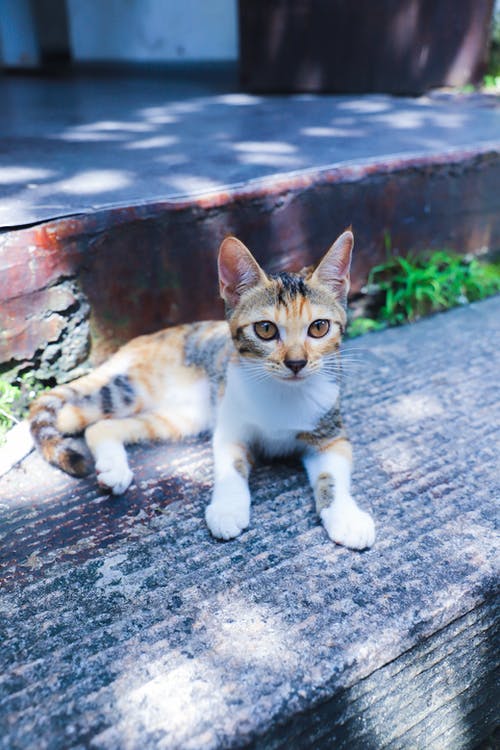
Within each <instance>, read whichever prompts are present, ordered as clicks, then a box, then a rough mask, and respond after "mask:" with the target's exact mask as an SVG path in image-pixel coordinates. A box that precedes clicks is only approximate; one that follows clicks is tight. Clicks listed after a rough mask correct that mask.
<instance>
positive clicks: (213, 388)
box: [30, 231, 375, 549]
mask: <svg viewBox="0 0 500 750" xmlns="http://www.w3.org/2000/svg"><path fill="white" fill-rule="evenodd" d="M353 243H354V238H353V235H352V233H351V232H350V231H346V232H344V233H343V234H342V235H340V237H339V238H338V239H337V240H336V242H335V243H334V244H333V245H332V247H331V248H330V250H329V251H328V252H327V253H326V255H325V256H324V258H323V259H322V260H321V261H320V263H319V264H318V265H317V266H316V268H315V269H312V268H309V269H304V270H303V271H301V272H300V273H278V274H267V273H265V272H264V271H263V270H262V269H261V268H260V266H259V265H258V263H257V261H256V260H255V259H254V257H253V256H252V254H251V253H250V251H249V250H248V249H247V248H246V247H245V245H243V243H242V242H240V241H239V240H238V239H236V238H235V237H227V238H226V239H225V240H224V241H223V242H222V245H221V247H220V251H219V258H218V267H219V284H220V293H221V296H222V298H223V300H224V302H225V305H226V318H227V321H220V322H219V321H218V322H212V321H210V322H202V323H192V324H187V325H180V326H176V327H173V328H168V329H165V330H162V331H160V332H158V333H155V334H152V335H147V336H140V337H139V338H136V339H133V340H132V341H130V342H129V343H128V344H126V345H125V346H124V347H122V348H121V349H120V350H119V351H118V352H117V353H116V354H115V355H113V356H112V357H111V359H109V360H108V361H107V362H106V363H104V364H103V365H101V366H100V367H98V368H97V369H96V370H95V371H93V372H92V373H91V374H89V375H86V376H84V377H82V378H79V379H78V380H75V381H74V382H72V383H71V384H69V385H62V386H58V387H56V388H54V389H53V390H52V391H50V392H48V393H44V394H42V395H41V396H40V397H39V398H38V399H37V400H36V401H35V402H34V404H33V405H32V408H31V413H30V421H31V433H32V436H33V439H34V442H35V444H36V445H37V447H38V448H39V450H40V451H41V453H42V454H43V456H44V457H45V458H46V459H47V460H48V461H49V462H50V463H52V464H55V465H56V466H59V467H60V468H61V469H63V470H64V471H66V472H68V473H69V474H72V475H74V476H83V475H85V474H87V473H89V472H90V471H91V470H92V459H93V461H94V462H95V470H96V472H97V479H98V482H99V484H100V485H102V486H103V487H105V488H107V489H108V490H110V491H111V492H112V493H114V494H120V493H123V492H125V490H126V489H127V487H128V486H129V485H130V483H131V482H132V478H133V477H132V472H131V470H130V468H129V465H128V461H127V456H126V453H125V448H124V445H125V444H127V443H135V442H139V441H147V440H155V439H161V440H163V439H170V440H179V439H181V438H183V437H185V436H188V435H196V434H198V433H201V432H203V431H205V430H207V429H210V430H212V431H213V456H214V475H215V481H214V488H213V495H212V500H211V502H210V504H209V505H208V507H207V509H206V514H205V517H206V522H207V524H208V528H209V529H210V531H211V532H212V534H213V536H215V537H217V538H220V539H232V538H233V537H236V536H238V534H240V533H241V532H242V531H243V529H245V528H246V527H247V526H248V525H249V522H250V492H249V489H248V475H249V472H250V470H251V467H252V462H253V458H254V456H255V455H257V454H260V455H264V456H267V457H272V456H283V455H287V454H291V453H296V454H299V455H300V456H301V458H302V461H303V464H304V467H305V470H306V472H307V476H308V478H309V481H310V483H311V485H312V487H313V490H314V496H315V502H316V508H317V511H318V513H319V515H320V517H321V520H322V522H323V525H324V527H325V529H326V531H327V533H328V535H329V537H330V538H331V539H332V540H333V541H335V542H337V543H338V544H343V545H345V546H347V547H350V548H353V549H363V548H365V547H370V546H371V545H372V544H373V542H374V539H375V529H374V523H373V520H372V518H371V516H370V515H369V514H368V513H366V512H365V511H363V510H361V509H360V508H359V507H358V505H357V504H356V502H355V501H354V499H353V498H352V496H351V491H350V476H351V445H350V443H349V440H348V439H347V436H346V433H345V430H344V427H343V425H342V420H341V417H340V412H339V383H338V373H339V346H340V342H341V337H342V334H343V332H344V327H345V324H346V311H345V306H346V301H347V292H348V288H349V267H350V261H351V253H352V247H353ZM82 433H83V434H84V437H85V440H82V439H80V440H79V441H78V439H76V438H74V437H72V436H75V435H78V434H82ZM87 446H88V447H87ZM88 449H90V453H89V450H88Z"/></svg>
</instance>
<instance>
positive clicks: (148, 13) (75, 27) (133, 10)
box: [67, 0, 238, 62]
mask: <svg viewBox="0 0 500 750" xmlns="http://www.w3.org/2000/svg"><path fill="white" fill-rule="evenodd" d="M236 6H237V0H67V9H68V23H69V31H70V38H71V48H72V52H73V57H74V59H75V60H80V61H96V60H110V61H112V60H116V61H131V62H132V61H134V62H139V61H140V62H148V61H150V62H171V61H178V62H180V61H183V60H185V61H190V60H193V61H194V60H206V61H208V60H212V61H222V60H236V59H237V56H238V33H237V7H236Z"/></svg>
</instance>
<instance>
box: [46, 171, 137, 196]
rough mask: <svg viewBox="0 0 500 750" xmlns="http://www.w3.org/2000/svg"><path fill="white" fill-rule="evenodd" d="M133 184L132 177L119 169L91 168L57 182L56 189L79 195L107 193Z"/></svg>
mask: <svg viewBox="0 0 500 750" xmlns="http://www.w3.org/2000/svg"><path fill="white" fill-rule="evenodd" d="M130 184H131V179H130V177H129V175H128V174H127V173H126V172H121V171H119V170H117V169H89V170H88V171H86V172H80V174H76V175H75V176H74V177H70V178H69V179H67V180H63V181H62V182H59V183H56V184H55V185H54V186H53V187H54V191H60V192H62V193H70V194H72V195H78V194H79V193H83V194H84V195H89V194H92V193H107V192H109V191H110V190H118V189H120V188H124V187H127V185H130Z"/></svg>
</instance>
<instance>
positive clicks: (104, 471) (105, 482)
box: [95, 458, 134, 495]
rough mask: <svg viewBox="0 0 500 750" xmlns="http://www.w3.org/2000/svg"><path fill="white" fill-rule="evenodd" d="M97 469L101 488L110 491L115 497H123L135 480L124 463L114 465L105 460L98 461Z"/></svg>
mask: <svg viewBox="0 0 500 750" xmlns="http://www.w3.org/2000/svg"><path fill="white" fill-rule="evenodd" d="M95 468H96V473H97V482H98V484H99V486H100V487H102V488H103V489H105V490H109V491H110V492H112V493H113V495H121V494H122V493H123V492H125V490H126V489H128V487H130V484H131V482H132V479H133V478H134V475H133V474H132V472H131V471H130V469H129V467H128V465H127V464H126V463H123V462H116V463H113V462H112V461H110V460H109V459H104V458H103V459H101V460H98V461H97V463H96V467H95Z"/></svg>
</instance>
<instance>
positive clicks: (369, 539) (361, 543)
mask: <svg viewBox="0 0 500 750" xmlns="http://www.w3.org/2000/svg"><path fill="white" fill-rule="evenodd" d="M321 520H322V522H323V526H324V527H325V529H326V532H327V534H328V536H329V537H330V539H332V541H334V542H336V543H337V544H341V545H342V546H344V547H349V549H367V548H369V547H371V546H372V545H373V543H374V542H375V524H374V522H373V518H372V517H371V515H370V514H369V513H367V512H366V511H364V510H361V508H358V506H357V505H356V504H355V503H354V502H353V503H352V504H349V505H348V506H347V507H346V506H344V505H342V506H340V507H336V506H335V503H333V505H331V506H330V507H329V508H325V509H324V510H323V511H322V512H321Z"/></svg>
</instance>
